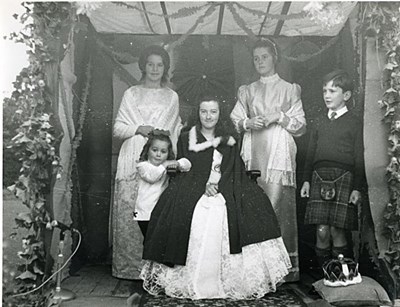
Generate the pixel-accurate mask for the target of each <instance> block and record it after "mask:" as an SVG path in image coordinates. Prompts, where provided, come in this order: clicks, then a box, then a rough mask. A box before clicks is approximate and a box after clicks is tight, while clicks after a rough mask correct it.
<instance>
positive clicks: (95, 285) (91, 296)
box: [61, 265, 329, 307]
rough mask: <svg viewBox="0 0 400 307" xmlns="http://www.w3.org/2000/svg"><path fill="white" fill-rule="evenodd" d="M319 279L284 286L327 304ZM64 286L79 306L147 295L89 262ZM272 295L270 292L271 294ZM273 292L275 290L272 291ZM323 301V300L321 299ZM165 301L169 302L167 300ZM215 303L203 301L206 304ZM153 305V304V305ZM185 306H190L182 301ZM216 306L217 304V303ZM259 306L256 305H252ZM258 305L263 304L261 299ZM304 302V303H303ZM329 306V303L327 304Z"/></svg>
mask: <svg viewBox="0 0 400 307" xmlns="http://www.w3.org/2000/svg"><path fill="white" fill-rule="evenodd" d="M314 281H315V279H314V278H313V277H312V276H311V275H304V274H303V277H302V281H301V282H297V283H288V284H284V285H283V286H281V287H282V290H283V291H284V290H285V289H288V291H291V292H292V293H295V295H296V296H298V297H299V298H300V301H302V302H303V306H309V307H311V306H321V307H322V306H324V305H322V303H321V302H320V300H319V298H318V296H315V295H314V296H312V295H310V294H309V290H310V289H311V284H312V282H314ZM61 288H62V289H63V290H71V291H72V292H73V293H74V294H75V295H76V298H75V299H73V300H70V301H64V302H63V303H62V305H61V306H63V307H78V306H96V307H103V306H104V307H105V306H113V307H119V306H127V299H128V297H129V296H130V295H131V294H132V293H135V292H136V293H139V294H140V295H142V296H143V297H145V296H146V295H145V293H144V290H143V289H142V286H141V282H140V281H130V280H122V279H117V278H114V277H112V276H111V267H110V266H106V265H103V266H99V265H97V266H85V267H83V268H82V269H81V270H80V271H78V272H77V273H76V274H75V275H74V276H70V277H68V278H67V279H65V280H64V281H63V283H62V287H61ZM143 294H144V295H143ZM269 295H270V294H269ZM271 295H272V296H273V295H274V294H271ZM143 297H142V299H141V303H140V304H139V303H138V304H137V305H130V306H148V305H151V304H147V302H148V299H143ZM318 302H319V303H318ZM163 305H165V304H163ZM203 305H204V306H211V305H208V304H202V306H203ZM151 306H153V305H151ZM181 306H189V305H187V304H182V305H181ZM213 306H214V304H213ZM248 306H255V305H252V304H250V305H248ZM257 306H267V305H263V304H262V303H261V302H258V303H257ZM299 306H300V305H299ZM325 306H329V305H325Z"/></svg>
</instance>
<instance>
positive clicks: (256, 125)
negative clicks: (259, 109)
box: [246, 115, 264, 130]
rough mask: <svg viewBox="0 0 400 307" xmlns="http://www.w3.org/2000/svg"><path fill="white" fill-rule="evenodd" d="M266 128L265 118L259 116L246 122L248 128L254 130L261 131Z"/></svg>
mask: <svg viewBox="0 0 400 307" xmlns="http://www.w3.org/2000/svg"><path fill="white" fill-rule="evenodd" d="M263 127H264V117H262V116H260V115H258V116H255V117H253V118H251V119H249V120H247V122H246V128H247V129H252V130H259V129H261V128H263Z"/></svg>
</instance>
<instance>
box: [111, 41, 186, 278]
mask: <svg viewBox="0 0 400 307" xmlns="http://www.w3.org/2000/svg"><path fill="white" fill-rule="evenodd" d="M169 66H170V58H169V55H168V53H167V52H166V51H165V50H164V49H163V48H162V47H160V46H150V47H147V48H146V49H145V50H144V51H143V52H142V54H141V55H140V58H139V68H140V70H141V72H142V83H141V84H140V85H136V86H132V87H130V88H129V89H128V90H126V91H125V93H124V96H123V98H122V102H121V106H120V108H119V110H118V114H117V117H116V119H115V124H114V137H116V138H119V139H121V140H123V141H124V142H123V144H122V146H121V149H120V152H119V156H118V164H117V174H116V178H115V193H114V204H113V208H112V209H113V210H112V228H113V260H112V274H113V276H115V277H118V278H124V279H138V278H139V274H140V261H141V258H142V248H143V236H142V234H141V232H140V229H139V227H138V226H137V223H134V222H133V212H134V201H133V200H134V198H135V192H136V191H135V189H134V188H133V187H134V186H135V184H134V180H135V173H136V165H137V161H138V160H139V155H140V153H141V151H142V148H143V146H144V144H145V143H146V141H147V137H148V134H149V133H150V132H151V131H153V130H154V129H163V130H168V131H169V132H170V135H171V141H172V144H173V148H174V151H175V152H176V142H177V139H178V136H179V133H180V129H181V127H182V124H181V119H180V117H179V100H178V95H177V94H176V92H174V91H173V90H172V89H170V88H168V87H167V86H166V83H167V78H168V70H169Z"/></svg>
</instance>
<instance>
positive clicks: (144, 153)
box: [139, 132, 175, 161]
mask: <svg viewBox="0 0 400 307" xmlns="http://www.w3.org/2000/svg"><path fill="white" fill-rule="evenodd" d="M155 140H159V141H163V142H167V143H168V157H167V160H174V159H175V154H174V151H173V150H172V142H171V139H170V138H169V136H168V135H167V134H162V133H157V132H151V133H150V134H149V138H148V140H147V142H146V144H144V146H143V149H142V152H141V154H140V157H139V161H147V160H148V159H149V150H150V147H151V145H152V144H153V142H154V141H155Z"/></svg>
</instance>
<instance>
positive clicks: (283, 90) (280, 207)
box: [231, 39, 306, 281]
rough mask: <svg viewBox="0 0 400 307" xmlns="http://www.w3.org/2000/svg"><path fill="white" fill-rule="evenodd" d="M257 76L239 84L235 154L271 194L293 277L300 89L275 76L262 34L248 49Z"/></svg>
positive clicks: (270, 48) (269, 44)
mask: <svg viewBox="0 0 400 307" xmlns="http://www.w3.org/2000/svg"><path fill="white" fill-rule="evenodd" d="M252 55H253V64H254V67H255V69H256V71H257V72H258V74H259V75H260V79H259V80H258V81H256V82H253V83H251V84H250V85H242V86H241V87H240V88H239V91H238V95H237V96H238V101H237V103H236V105H235V107H234V108H233V110H232V113H231V119H232V121H233V123H234V125H235V127H236V129H237V130H238V131H239V132H244V136H243V144H242V151H241V155H242V158H243V160H244V162H245V164H246V167H247V168H248V169H253V170H260V171H261V177H260V178H258V184H259V185H260V186H261V187H262V188H263V190H264V191H265V193H266V194H267V195H268V197H269V198H270V200H271V203H272V206H273V207H274V209H275V212H276V214H277V216H278V220H279V222H280V225H281V230H282V237H283V240H284V242H285V245H286V248H287V249H288V252H289V255H290V259H291V261H292V271H291V273H292V274H291V275H289V276H288V277H287V278H286V280H287V281H294V280H298V278H299V272H298V269H299V267H298V248H297V217H296V197H295V187H296V176H295V174H296V152H297V148H296V143H295V142H294V139H293V137H297V136H301V135H303V134H304V133H305V130H306V121H305V116H304V111H303V106H302V102H301V97H300V94H301V89H300V86H299V85H297V84H291V83H288V82H286V81H285V80H283V79H281V78H280V77H279V75H278V74H277V73H276V71H275V67H276V63H277V61H278V59H279V53H278V49H277V46H276V44H275V43H274V42H273V41H271V40H269V39H264V40H260V41H257V42H256V43H255V45H254V46H253V49H252Z"/></svg>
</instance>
